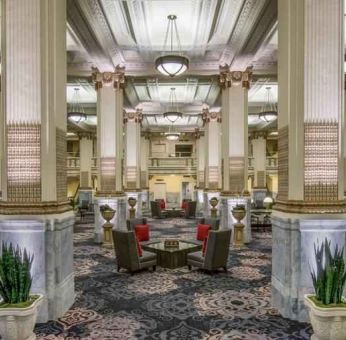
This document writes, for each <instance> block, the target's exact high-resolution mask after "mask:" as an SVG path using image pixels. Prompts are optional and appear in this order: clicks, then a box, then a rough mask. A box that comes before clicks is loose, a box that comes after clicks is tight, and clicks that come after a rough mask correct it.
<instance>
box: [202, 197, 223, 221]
mask: <svg viewBox="0 0 346 340" xmlns="http://www.w3.org/2000/svg"><path fill="white" fill-rule="evenodd" d="M203 196H204V216H205V217H206V216H210V209H211V205H210V203H209V200H210V199H211V198H212V197H216V198H217V199H220V192H218V191H204V193H203ZM216 208H217V209H218V213H217V214H218V216H219V214H220V212H219V208H220V202H219V204H218V205H217V206H216Z"/></svg>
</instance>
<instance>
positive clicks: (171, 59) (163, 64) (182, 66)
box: [155, 14, 189, 77]
mask: <svg viewBox="0 0 346 340" xmlns="http://www.w3.org/2000/svg"><path fill="white" fill-rule="evenodd" d="M167 19H168V26H167V31H166V35H165V41H164V45H163V46H164V47H163V48H164V51H166V50H168V46H169V47H170V48H169V52H168V53H167V55H163V56H160V57H158V58H157V59H156V60H155V68H156V69H157V70H158V71H159V72H160V73H162V74H163V75H165V76H169V77H175V76H178V75H180V74H182V73H184V72H185V71H186V70H187V69H188V68H189V59H188V58H186V57H184V56H183V55H182V53H181V45H180V39H179V33H178V28H177V23H176V20H177V16H176V15H174V14H170V15H169V16H168V17H167ZM174 38H175V39H176V44H174ZM168 39H169V40H170V41H168ZM174 47H176V48H175V49H174ZM175 51H178V53H177V54H176V53H175Z"/></svg>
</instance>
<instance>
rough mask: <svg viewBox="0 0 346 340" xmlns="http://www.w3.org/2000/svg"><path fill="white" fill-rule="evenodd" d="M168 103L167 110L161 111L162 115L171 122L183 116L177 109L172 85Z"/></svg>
mask: <svg viewBox="0 0 346 340" xmlns="http://www.w3.org/2000/svg"><path fill="white" fill-rule="evenodd" d="M169 103H170V106H169V108H168V110H167V111H166V112H164V113H163V116H164V117H165V118H166V119H168V120H169V121H170V122H171V123H172V124H173V123H175V122H176V121H177V120H178V119H179V118H181V117H182V116H183V114H182V113H181V112H180V111H179V110H178V105H177V97H176V95H175V88H174V87H172V88H171V92H170V94H169Z"/></svg>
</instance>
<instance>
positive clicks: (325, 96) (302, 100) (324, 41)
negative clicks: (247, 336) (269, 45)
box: [272, 0, 346, 321]
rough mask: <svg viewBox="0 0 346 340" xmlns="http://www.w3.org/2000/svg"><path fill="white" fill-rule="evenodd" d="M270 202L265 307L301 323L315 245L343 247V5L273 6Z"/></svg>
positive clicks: (329, 0)
mask: <svg viewBox="0 0 346 340" xmlns="http://www.w3.org/2000/svg"><path fill="white" fill-rule="evenodd" d="M278 10H279V11H278V14H279V17H278V22H279V48H278V51H279V59H278V81H279V103H278V104H279V117H278V129H279V140H278V176H279V178H278V181H279V188H278V189H279V190H278V197H277V204H275V206H274V209H275V210H274V212H273V214H272V224H273V260H272V262H273V265H272V302H273V305H274V307H276V308H278V309H279V311H280V312H281V313H282V315H284V316H285V317H289V318H292V319H298V320H302V321H303V320H307V319H308V316H307V313H306V310H305V308H304V307H303V296H304V294H305V293H307V292H312V291H313V289H312V282H311V277H310V266H311V263H314V243H316V242H317V241H318V240H319V241H321V240H323V239H324V238H327V239H329V240H330V241H331V242H332V247H334V246H335V245H336V244H338V245H339V246H340V247H342V246H344V245H345V239H346V215H345V211H346V209H345V202H344V200H343V190H344V183H343V181H344V178H343V177H344V176H343V144H344V119H343V115H344V112H343V95H344V90H343V73H344V71H343V63H344V39H343V36H344V33H343V31H344V1H343V0H291V1H285V0H279V2H278Z"/></svg>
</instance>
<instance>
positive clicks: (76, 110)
mask: <svg viewBox="0 0 346 340" xmlns="http://www.w3.org/2000/svg"><path fill="white" fill-rule="evenodd" d="M67 118H68V119H69V120H71V121H73V122H75V123H81V122H84V121H86V119H87V115H86V114H85V112H84V109H83V106H82V104H81V103H80V97H79V88H78V87H75V88H74V94H73V98H72V103H71V104H70V109H69V111H68V112H67Z"/></svg>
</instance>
